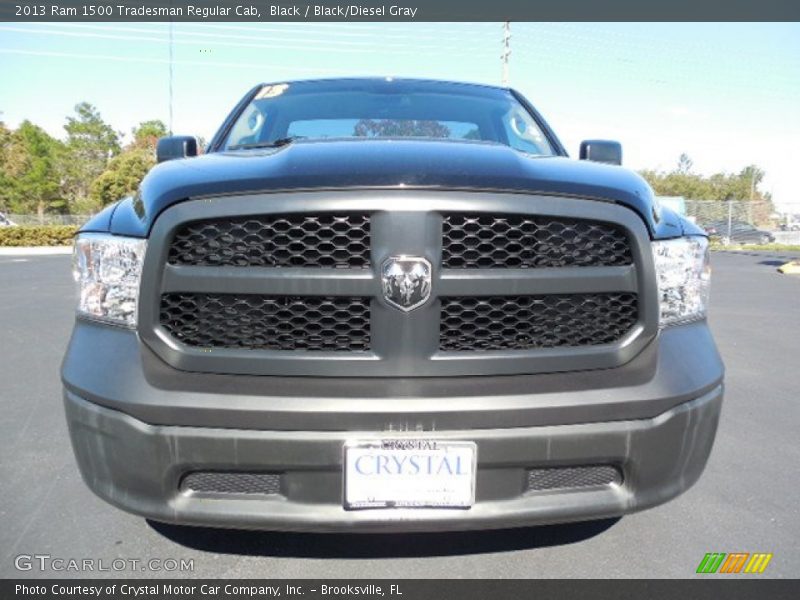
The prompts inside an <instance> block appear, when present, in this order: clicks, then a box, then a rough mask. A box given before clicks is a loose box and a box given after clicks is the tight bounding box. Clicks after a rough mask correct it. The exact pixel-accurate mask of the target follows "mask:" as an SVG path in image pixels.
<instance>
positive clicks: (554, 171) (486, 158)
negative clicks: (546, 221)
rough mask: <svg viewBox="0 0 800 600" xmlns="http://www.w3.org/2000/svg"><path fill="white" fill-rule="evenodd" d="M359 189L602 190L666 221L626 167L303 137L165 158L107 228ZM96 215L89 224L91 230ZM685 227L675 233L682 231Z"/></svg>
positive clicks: (604, 196) (141, 231)
mask: <svg viewBox="0 0 800 600" xmlns="http://www.w3.org/2000/svg"><path fill="white" fill-rule="evenodd" d="M358 188H361V189H363V188H405V189H409V188H410V189H414V188H416V189H442V190H467V191H469V190H473V191H477V190H480V191H498V192H525V193H541V194H549V195H556V196H571V197H581V198H594V199H598V200H604V201H610V202H615V203H619V204H623V205H625V206H628V207H630V208H632V209H633V210H635V211H636V212H637V213H638V214H639V215H640V216H641V218H642V219H643V220H644V221H645V223H646V224H647V225H648V228H649V229H650V230H651V232H654V233H656V232H657V231H658V230H659V229H661V228H662V227H663V226H664V223H663V222H661V223H660V222H658V221H657V220H656V218H655V216H654V211H653V195H652V191H651V189H650V187H649V186H648V185H647V183H646V182H645V181H644V180H643V179H642V178H641V177H639V175H637V174H636V173H634V172H632V171H629V170H627V169H624V168H621V167H616V166H609V165H602V164H598V163H591V162H586V161H575V160H570V159H568V158H565V157H536V156H532V155H526V154H523V153H521V152H518V151H516V150H513V149H511V148H509V147H507V146H503V145H499V144H491V143H480V142H455V141H429V140H425V141H419V140H387V139H382V140H352V141H351V140H348V141H338V140H337V141H314V142H310V141H309V142H304V141H300V142H296V143H294V144H291V145H287V146H283V147H281V148H277V149H275V148H269V149H263V150H248V151H237V152H216V153H212V154H207V155H204V156H200V157H196V158H190V159H185V160H174V161H170V162H167V163H163V164H160V165H158V166H156V167H155V168H153V169H152V170H151V171H150V173H149V174H148V175H147V177H145V179H144V181H143V182H142V185H141V188H140V191H139V194H138V195H137V196H136V198H130V199H126V200H125V201H123V202H121V203H120V204H119V205H118V206H117V208H116V210H114V211H113V214H108V215H107V216H106V218H107V219H108V221H107V224H108V228H107V229H106V230H111V231H112V232H113V233H117V234H120V235H133V236H146V235H147V234H148V232H149V231H150V228H151V226H152V224H153V221H154V220H155V218H156V217H157V216H158V214H159V213H161V211H163V210H164V209H166V208H168V207H169V206H171V205H173V204H175V203H177V202H181V201H183V200H187V199H190V198H198V197H203V196H216V195H225V194H243V193H258V192H271V191H287V190H300V189H302V190H312V189H358ZM98 216H100V215H98ZM662 221H663V219H662ZM92 223H95V222H94V221H93V222H90V223H89V224H88V225H89V227H87V228H85V229H89V230H91V229H92ZM98 223H99V221H98V222H97V223H95V227H96V226H97V224H98ZM677 227H678V228H677V230H676V231H675V232H673V235H680V231H681V230H680V225H679V224H678V225H677Z"/></svg>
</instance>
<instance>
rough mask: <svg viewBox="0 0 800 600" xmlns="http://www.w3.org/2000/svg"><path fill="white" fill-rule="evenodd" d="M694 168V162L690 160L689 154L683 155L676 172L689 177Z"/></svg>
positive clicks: (679, 159)
mask: <svg viewBox="0 0 800 600" xmlns="http://www.w3.org/2000/svg"><path fill="white" fill-rule="evenodd" d="M693 166H694V162H692V159H691V158H689V155H688V154H686V153H683V154H681V155H680V156H679V157H678V168H677V169H676V170H677V171H678V173H680V174H681V175H688V174H689V173H691V172H692V167H693Z"/></svg>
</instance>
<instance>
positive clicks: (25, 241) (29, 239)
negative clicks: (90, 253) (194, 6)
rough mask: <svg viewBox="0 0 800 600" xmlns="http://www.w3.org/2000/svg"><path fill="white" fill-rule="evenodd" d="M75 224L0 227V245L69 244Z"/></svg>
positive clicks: (76, 229) (73, 233)
mask: <svg viewBox="0 0 800 600" xmlns="http://www.w3.org/2000/svg"><path fill="white" fill-rule="evenodd" d="M77 231H78V226H77V225H21V226H18V227H0V247H2V246H6V247H16V248H20V247H31V246H69V245H70V244H71V243H72V237H73V236H74V235H75V232H77Z"/></svg>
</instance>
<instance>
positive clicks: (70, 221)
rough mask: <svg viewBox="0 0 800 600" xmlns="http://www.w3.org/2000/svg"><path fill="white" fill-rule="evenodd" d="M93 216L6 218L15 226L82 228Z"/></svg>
mask: <svg viewBox="0 0 800 600" xmlns="http://www.w3.org/2000/svg"><path fill="white" fill-rule="evenodd" d="M92 216H93V215H41V216H40V215H10V214H5V218H6V219H7V220H8V221H10V222H11V223H13V224H14V225H21V226H24V225H77V226H78V227H80V226H81V225H83V224H84V223H86V221H88V220H89V219H91V218H92Z"/></svg>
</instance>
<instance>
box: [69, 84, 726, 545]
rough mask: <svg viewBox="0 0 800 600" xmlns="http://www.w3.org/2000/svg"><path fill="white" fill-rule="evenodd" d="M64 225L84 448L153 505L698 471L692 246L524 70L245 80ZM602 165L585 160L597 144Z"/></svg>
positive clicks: (612, 503)
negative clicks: (558, 113) (208, 118)
mask: <svg viewBox="0 0 800 600" xmlns="http://www.w3.org/2000/svg"><path fill="white" fill-rule="evenodd" d="M157 153H158V158H159V162H160V163H161V164H159V165H158V166H156V167H155V168H154V169H152V171H151V172H150V173H149V174H148V175H147V177H146V178H145V179H144V181H143V182H142V184H141V187H140V189H139V191H138V192H137V194H136V195H135V196H134V197H129V198H125V199H123V200H121V201H120V202H119V203H117V204H116V205H114V206H111V207H109V208H107V209H106V210H104V211H103V212H101V213H100V214H98V215H97V216H95V217H94V218H93V219H92V220H91V221H90V222H89V223H87V224H86V225H85V226H84V227H83V229H82V230H81V232H80V233H79V235H78V236H77V238H76V241H75V254H74V271H75V276H76V279H77V281H78V285H79V288H80V298H79V305H78V308H77V319H76V322H75V328H74V332H73V334H72V338H71V340H70V343H69V348H68V350H67V353H66V357H65V359H64V364H63V372H62V377H63V382H64V403H65V406H66V414H67V420H68V423H69V430H70V434H71V436H72V443H73V447H74V450H75V455H76V457H77V461H78V465H79V466H80V470H81V473H82V474H83V477H84V479H85V481H86V483H87V484H88V485H89V487H91V489H92V490H93V491H94V492H96V493H97V494H98V495H99V496H101V497H102V498H104V499H106V500H107V501H109V502H111V503H112V504H114V505H116V506H119V507H121V508H123V509H125V510H128V511H131V512H134V513H137V514H140V515H144V516H146V517H148V518H151V519H154V520H158V521H168V522H175V523H186V524H202V525H213V526H220V527H237V528H263V529H287V530H315V531H334V530H338V531H408V530H446V529H477V528H496V527H511V526H518V525H528V524H539V523H551V522H563V521H574V520H581V519H595V518H604V517H610V516H616V515H622V514H625V513H629V512H632V511H637V510H641V509H644V508H647V507H651V506H654V505H656V504H659V503H661V502H664V501H666V500H669V499H670V498H673V497H675V496H677V495H678V494H680V493H681V492H683V491H684V490H686V489H687V488H688V487H689V486H691V485H692V484H693V483H694V482H695V481H696V480H697V478H698V477H699V476H700V473H701V471H702V470H703V467H704V465H705V463H706V460H707V458H708V455H709V452H710V451H711V446H712V443H713V440H714V435H715V432H716V427H717V422H718V419H719V414H720V407H721V403H722V379H723V365H722V362H721V360H720V357H719V355H718V353H717V350H716V347H715V345H714V341H713V339H712V337H711V334H710V332H709V329H708V326H707V324H706V305H707V299H708V286H709V268H708V243H707V238H706V236H705V234H704V232H703V231H702V230H700V229H699V228H698V227H696V226H695V225H693V224H692V223H691V222H688V221H687V220H685V219H683V218H681V217H680V216H678V215H677V214H675V213H674V212H672V211H670V210H669V209H667V208H665V207H659V206H658V205H657V203H656V202H655V201H654V199H653V193H652V190H651V189H650V188H649V186H648V185H647V184H646V183H645V181H643V180H642V179H641V178H640V177H639V176H638V175H636V174H635V173H632V172H630V171H628V170H626V169H624V168H622V167H621V166H619V165H620V163H621V150H620V146H619V144H616V143H614V142H608V141H601V140H593V141H588V142H584V143H583V144H582V145H581V157H580V158H581V159H582V160H577V161H576V160H570V159H569V158H568V157H567V154H566V152H565V150H564V148H563V147H562V145H561V143H560V142H559V140H558V138H557V137H556V136H555V135H554V134H553V132H552V131H551V130H550V128H549V127H548V126H547V124H546V123H545V122H544V120H543V119H542V118H541V116H540V115H539V114H538V113H537V112H536V111H535V110H534V109H533V107H531V106H530V104H528V102H527V101H526V100H525V99H524V98H523V97H522V96H521V95H520V94H518V93H517V92H516V91H514V90H510V89H505V88H495V87H489V86H483V85H470V84H461V83H450V82H443V81H423V80H402V79H331V80H319V81H298V82H286V83H278V84H268V85H259V86H258V87H256V88H254V89H253V90H251V91H250V92H249V93H248V94H247V95H246V96H245V98H244V99H243V100H242V101H241V102H240V103H239V104H238V105H237V106H236V107H235V108H234V110H233V111H232V113H231V114H230V116H228V118H227V119H226V120H225V122H224V123H223V124H222V126H221V128H220V129H219V131H218V133H217V134H216V135H215V136H214V138H213V139H212V140H211V142H210V143H209V145H208V148H207V152H206V153H205V155H203V156H196V155H197V154H198V150H197V144H196V141H195V139H194V138H190V137H171V138H165V139H162V140H160V142H159V145H158V149H157ZM604 163H605V164H604Z"/></svg>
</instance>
